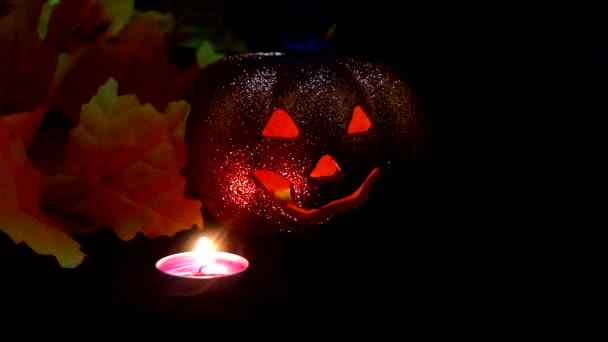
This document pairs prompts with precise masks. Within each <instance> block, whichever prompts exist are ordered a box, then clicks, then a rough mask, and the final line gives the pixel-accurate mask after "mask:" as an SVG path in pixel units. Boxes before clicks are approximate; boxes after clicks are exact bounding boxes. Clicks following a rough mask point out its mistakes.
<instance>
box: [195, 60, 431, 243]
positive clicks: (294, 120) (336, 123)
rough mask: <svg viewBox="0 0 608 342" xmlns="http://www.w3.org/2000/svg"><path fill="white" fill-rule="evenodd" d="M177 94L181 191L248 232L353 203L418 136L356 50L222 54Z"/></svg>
mask: <svg viewBox="0 0 608 342" xmlns="http://www.w3.org/2000/svg"><path fill="white" fill-rule="evenodd" d="M186 100H187V101H188V102H189V103H190V104H191V106H192V109H191V113H190V114H189V117H188V121H187V124H186V132H185V141H186V146H187V157H188V161H187V164H186V166H185V167H184V169H183V175H184V176H185V178H186V194H187V195H188V196H189V197H193V198H197V199H200V200H201V202H202V204H203V206H204V207H205V209H206V210H207V212H208V213H210V214H211V215H213V216H214V218H215V219H216V220H217V221H219V222H222V223H224V224H225V225H226V226H227V227H229V228H232V229H242V230H247V231H252V232H273V231H274V232H277V231H284V232H303V231H306V229H307V228H311V227H318V226H319V225H320V224H323V223H324V222H326V221H327V220H330V219H331V218H332V217H335V216H336V215H340V214H342V213H344V212H345V211H350V210H352V209H354V208H356V207H359V206H361V205H363V204H364V203H365V201H366V198H367V195H368V192H369V191H370V189H371V188H372V187H373V186H374V183H375V182H376V181H377V180H378V179H379V178H380V177H382V176H383V174H384V173H385V171H387V170H390V168H391V167H392V166H393V165H398V164H400V163H401V162H403V161H407V160H409V159H411V158H413V157H414V156H415V152H416V150H417V149H418V147H419V145H420V142H421V139H420V137H421V136H422V135H423V134H422V135H421V132H422V131H423V125H422V124H421V120H420V114H419V113H418V112H417V109H416V105H415V101H414V98H413V94H412V91H411V89H410V88H409V87H408V86H407V84H406V83H405V82H404V81H403V80H402V79H401V78H400V77H399V74H398V73H397V72H395V71H393V70H391V69H390V68H389V67H388V66H387V65H384V64H381V63H376V62H372V61H371V60H367V59H364V58H359V57H358V58H354V57H346V56H301V55H295V56H291V55H285V54H282V53H252V54H243V55H237V56H232V57H227V58H225V59H223V60H221V61H218V62H216V63H214V64H212V65H209V66H207V67H206V68H204V69H203V70H202V72H201V74H200V75H199V76H198V78H197V80H196V81H195V83H194V85H193V87H192V91H191V92H190V93H189V95H188V96H187V98H186Z"/></svg>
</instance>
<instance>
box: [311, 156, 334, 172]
mask: <svg viewBox="0 0 608 342" xmlns="http://www.w3.org/2000/svg"><path fill="white" fill-rule="evenodd" d="M339 171H340V167H339V166H338V163H336V160H335V159H334V158H333V157H332V156H330V155H328V154H326V155H324V156H323V157H321V159H319V162H318V163H317V166H316V167H315V169H314V170H312V172H311V173H310V177H332V176H335V175H336V174H337V173H338V172H339Z"/></svg>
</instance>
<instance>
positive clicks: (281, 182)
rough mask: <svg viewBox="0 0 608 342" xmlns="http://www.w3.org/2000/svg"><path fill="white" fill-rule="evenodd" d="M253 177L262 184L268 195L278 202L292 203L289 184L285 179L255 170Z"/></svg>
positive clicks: (264, 171) (268, 172)
mask: <svg viewBox="0 0 608 342" xmlns="http://www.w3.org/2000/svg"><path fill="white" fill-rule="evenodd" d="M253 176H254V177H255V178H257V180H258V181H259V182H260V183H262V185H263V186H264V187H265V188H266V191H268V192H269V193H270V194H272V195H273V196H275V197H276V198H278V199H280V200H283V201H286V202H289V203H293V198H292V196H291V184H290V183H289V181H288V180H287V179H286V178H285V177H283V176H281V175H279V174H278V173H276V172H272V171H268V170H255V171H253Z"/></svg>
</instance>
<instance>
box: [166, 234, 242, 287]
mask: <svg viewBox="0 0 608 342" xmlns="http://www.w3.org/2000/svg"><path fill="white" fill-rule="evenodd" d="M247 267H249V261H247V259H245V258H243V257H242V256H240V255H236V254H232V253H227V252H220V251H218V250H217V246H216V244H215V243H214V242H213V241H212V240H210V239H208V238H207V237H202V238H200V239H199V240H198V242H197V244H196V246H195V248H194V250H193V251H190V252H183V253H178V254H173V255H169V256H167V257H164V258H162V259H160V260H158V261H157V262H156V268H157V269H158V270H160V271H161V272H163V273H165V274H168V275H171V276H174V277H179V278H190V279H212V278H221V277H227V276H231V275H235V274H238V273H241V272H243V271H244V270H246V269H247Z"/></svg>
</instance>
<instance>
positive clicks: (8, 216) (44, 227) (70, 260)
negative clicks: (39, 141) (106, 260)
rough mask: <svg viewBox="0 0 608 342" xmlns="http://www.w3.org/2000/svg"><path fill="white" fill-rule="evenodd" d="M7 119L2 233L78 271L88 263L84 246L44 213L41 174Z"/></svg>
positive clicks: (1, 166) (0, 149) (2, 143)
mask: <svg viewBox="0 0 608 342" xmlns="http://www.w3.org/2000/svg"><path fill="white" fill-rule="evenodd" d="M5 118H6V117H5ZM5 118H0V230H2V231H4V232H5V233H6V234H8V236H9V237H10V238H11V239H12V240H13V241H14V242H15V243H21V242H25V243H26V244H27V245H28V246H30V247H31V248H32V249H33V250H34V251H35V252H37V253H39V254H50V255H53V256H55V258H56V259H57V261H58V262H59V264H60V265H61V266H62V267H65V268H73V267H76V266H78V265H79V264H81V263H82V260H83V259H84V254H83V253H82V251H81V250H80V245H79V244H78V242H76V241H75V240H73V239H72V238H71V237H70V236H69V235H68V234H67V233H66V232H65V231H64V230H63V229H62V228H61V227H60V226H58V225H57V224H56V223H55V222H53V221H52V220H51V219H49V218H48V217H46V216H45V215H43V214H42V213H41V211H40V207H39V199H40V189H41V179H40V174H39V173H38V171H36V170H35V169H34V168H33V167H32V166H31V165H30V162H29V160H28V158H27V156H26V153H25V148H24V146H23V143H22V141H21V140H22V139H21V137H20V135H19V133H18V132H17V130H11V129H9V127H8V126H7V125H6V124H5V123H4V119H5Z"/></svg>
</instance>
